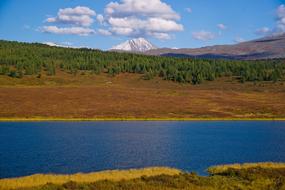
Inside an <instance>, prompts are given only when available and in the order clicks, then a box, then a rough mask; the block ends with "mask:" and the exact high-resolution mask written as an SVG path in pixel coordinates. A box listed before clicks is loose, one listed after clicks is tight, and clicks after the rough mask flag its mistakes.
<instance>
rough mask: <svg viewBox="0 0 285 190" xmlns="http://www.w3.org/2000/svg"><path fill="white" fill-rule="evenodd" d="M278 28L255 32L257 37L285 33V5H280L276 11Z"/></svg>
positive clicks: (266, 28) (264, 28)
mask: <svg viewBox="0 0 285 190" xmlns="http://www.w3.org/2000/svg"><path fill="white" fill-rule="evenodd" d="M276 16H277V17H276V26H275V27H274V28H272V29H270V28H268V27H263V28H259V29H257V30H256V31H255V34H256V35H262V36H267V35H280V34H283V33H285V5H284V4H282V5H280V6H279V7H278V8H277V10H276Z"/></svg>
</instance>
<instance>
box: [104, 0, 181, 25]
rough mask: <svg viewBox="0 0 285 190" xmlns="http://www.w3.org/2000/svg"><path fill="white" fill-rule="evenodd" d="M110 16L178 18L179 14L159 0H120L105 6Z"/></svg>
mask: <svg viewBox="0 0 285 190" xmlns="http://www.w3.org/2000/svg"><path fill="white" fill-rule="evenodd" d="M105 13H106V14H107V15H108V16H110V17H130V16H139V17H141V16H146V17H159V18H164V19H171V20H172V19H174V20H179V19H180V16H179V15H178V14H177V13H176V12H175V11H174V10H173V9H172V8H171V6H170V5H168V4H166V3H164V2H161V1H160V0H143V1H142V0H121V3H118V2H111V3H109V4H108V5H107V6H106V8H105Z"/></svg>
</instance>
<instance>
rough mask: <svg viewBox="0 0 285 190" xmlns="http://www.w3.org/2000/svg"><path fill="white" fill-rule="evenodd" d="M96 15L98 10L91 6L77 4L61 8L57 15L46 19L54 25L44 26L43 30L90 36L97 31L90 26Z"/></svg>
mask: <svg viewBox="0 0 285 190" xmlns="http://www.w3.org/2000/svg"><path fill="white" fill-rule="evenodd" d="M94 16H96V12H95V11H94V10H92V9H90V8H89V7H83V6H77V7H75V8H65V9H59V11H58V13H57V16H56V17H49V18H47V19H46V21H45V22H46V23H49V24H53V25H51V26H43V27H42V28H41V31H42V32H47V33H54V34H73V35H80V36H88V35H90V34H94V33H95V30H94V29H91V28H90V26H91V25H92V24H93V22H94V19H93V17H94ZM63 25H64V26H63Z"/></svg>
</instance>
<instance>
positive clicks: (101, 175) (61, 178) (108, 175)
mask: <svg viewBox="0 0 285 190" xmlns="http://www.w3.org/2000/svg"><path fill="white" fill-rule="evenodd" d="M179 173H181V171H180V170H177V169H171V168H163V167H154V168H145V169H132V170H123V171H120V170H113V171H103V172H95V173H89V174H83V173H78V174H74V175H52V174H50V175H44V174H36V175H31V176H27V177H20V178H11V179H1V180H0V189H1V190H3V189H5V190H6V189H16V188H28V187H35V186H41V185H44V184H47V183H53V184H58V185H61V184H64V183H67V182H69V181H74V182H77V183H90V182H96V181H100V180H111V181H120V180H130V179H135V178H140V177H141V176H148V177H150V176H157V175H161V174H166V175H170V176H172V175H177V174H179Z"/></svg>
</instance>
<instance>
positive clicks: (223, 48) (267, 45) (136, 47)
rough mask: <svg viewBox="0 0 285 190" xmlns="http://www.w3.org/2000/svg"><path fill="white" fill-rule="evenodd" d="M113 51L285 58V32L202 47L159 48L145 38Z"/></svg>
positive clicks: (243, 58) (180, 55) (159, 54)
mask: <svg viewBox="0 0 285 190" xmlns="http://www.w3.org/2000/svg"><path fill="white" fill-rule="evenodd" d="M111 50H112V51H128V52H135V53H142V54H146V55H157V56H173V57H196V58H225V59H241V60H253V59H272V58H285V34H282V35H275V36H268V37H263V38H260V39H257V40H252V41H247V42H242V43H238V44H234V45H215V46H207V47H202V48H182V49H171V48H157V47H156V46H155V45H153V44H152V43H150V42H149V41H147V40H146V39H144V38H137V39H133V40H128V41H126V42H124V43H122V44H120V45H118V46H115V47H113V48H112V49H111Z"/></svg>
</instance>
